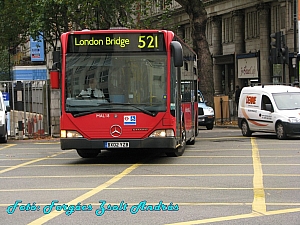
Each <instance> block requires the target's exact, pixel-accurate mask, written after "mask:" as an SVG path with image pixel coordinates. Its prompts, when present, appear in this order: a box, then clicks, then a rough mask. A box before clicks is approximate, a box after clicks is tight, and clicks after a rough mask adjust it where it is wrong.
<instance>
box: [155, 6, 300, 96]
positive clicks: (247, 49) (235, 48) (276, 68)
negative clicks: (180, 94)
mask: <svg viewBox="0 0 300 225" xmlns="http://www.w3.org/2000/svg"><path fill="white" fill-rule="evenodd" d="M294 1H297V0H264V1H262V0H243V1H238V0H205V1H203V2H204V4H205V8H206V11H207V17H208V23H207V28H206V37H207V41H208V44H209V46H210V52H211V55H212V57H213V75H214V89H215V95H228V96H229V98H232V95H233V93H234V89H235V85H239V86H241V87H243V86H248V85H250V83H252V82H256V83H262V84H277V83H286V84H290V83H293V82H294V80H299V77H298V76H299V74H298V73H297V74H296V68H294V67H293V64H292V62H294V65H295V61H294V60H293V58H294V56H295V59H296V57H297V54H298V53H297V52H298V50H296V53H294V50H295V49H297V46H294V42H295V40H298V37H296V35H298V34H297V31H296V33H295V29H294V25H295V23H294V12H295V11H294V6H296V4H297V2H294ZM157 2H159V4H158V5H157ZM163 2H164V1H163V0H161V1H154V4H153V10H152V12H154V16H157V15H158V14H160V13H161V12H162V11H163V10H165V9H164V5H163ZM171 5H172V6H171V8H172V10H174V12H175V13H173V14H172V15H173V16H172V20H171V21H172V22H171V23H170V24H169V26H170V27H173V28H174V27H175V32H176V33H177V34H178V35H179V36H181V37H182V38H183V39H184V40H185V41H187V42H189V43H192V41H191V28H190V24H189V17H188V15H187V14H186V13H185V12H184V10H183V9H182V7H181V6H180V5H179V4H178V3H177V2H176V1H174V0H173V1H172V4H171ZM296 20H297V19H296ZM275 32H282V33H281V34H282V36H284V39H285V43H284V44H285V46H287V47H288V48H289V56H288V59H287V61H288V62H289V63H288V64H277V63H276V64H273V63H272V61H270V59H271V57H270V51H271V45H270V43H271V41H272V40H271V37H270V35H271V34H272V33H275ZM282 45H283V43H282ZM296 45H297V42H296Z"/></svg>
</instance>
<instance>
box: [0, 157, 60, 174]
mask: <svg viewBox="0 0 300 225" xmlns="http://www.w3.org/2000/svg"><path fill="white" fill-rule="evenodd" d="M63 153H64V152H61V153H56V154H54V155H50V156H47V157H44V158H38V159H34V160H31V161H29V162H25V163H21V164H19V165H16V166H11V167H9V168H7V169H4V170H0V174H2V173H5V172H8V171H11V170H15V169H18V168H20V167H25V166H27V165H29V164H32V163H36V162H39V161H42V160H46V159H48V158H50V157H55V156H57V155H61V154H63Z"/></svg>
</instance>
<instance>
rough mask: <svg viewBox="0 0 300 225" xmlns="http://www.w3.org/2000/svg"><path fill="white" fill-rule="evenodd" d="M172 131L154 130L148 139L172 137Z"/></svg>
mask: <svg viewBox="0 0 300 225" xmlns="http://www.w3.org/2000/svg"><path fill="white" fill-rule="evenodd" d="M174 136H175V135H174V131H173V130H172V129H166V130H156V131H154V132H153V133H152V134H150V135H149V137H174Z"/></svg>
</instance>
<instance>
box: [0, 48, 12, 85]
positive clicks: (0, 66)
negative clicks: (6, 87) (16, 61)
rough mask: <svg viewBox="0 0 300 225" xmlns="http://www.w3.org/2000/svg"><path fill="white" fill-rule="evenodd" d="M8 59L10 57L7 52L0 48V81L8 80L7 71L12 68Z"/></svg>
mask: <svg viewBox="0 0 300 225" xmlns="http://www.w3.org/2000/svg"><path fill="white" fill-rule="evenodd" d="M9 57H11V55H9V53H8V50H7V49H1V48H0V80H10V76H9V71H10V69H11V68H12V61H11V60H10V59H9ZM9 63H10V65H9Z"/></svg>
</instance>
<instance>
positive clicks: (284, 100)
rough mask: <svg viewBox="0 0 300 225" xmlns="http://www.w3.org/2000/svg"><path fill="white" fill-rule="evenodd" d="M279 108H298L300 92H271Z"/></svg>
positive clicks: (299, 107)
mask: <svg viewBox="0 0 300 225" xmlns="http://www.w3.org/2000/svg"><path fill="white" fill-rule="evenodd" d="M273 97H274V101H275V104H276V106H277V108H278V109H279V110H292V109H300V92H294V93H292V92H285V93H276V94H273Z"/></svg>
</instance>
